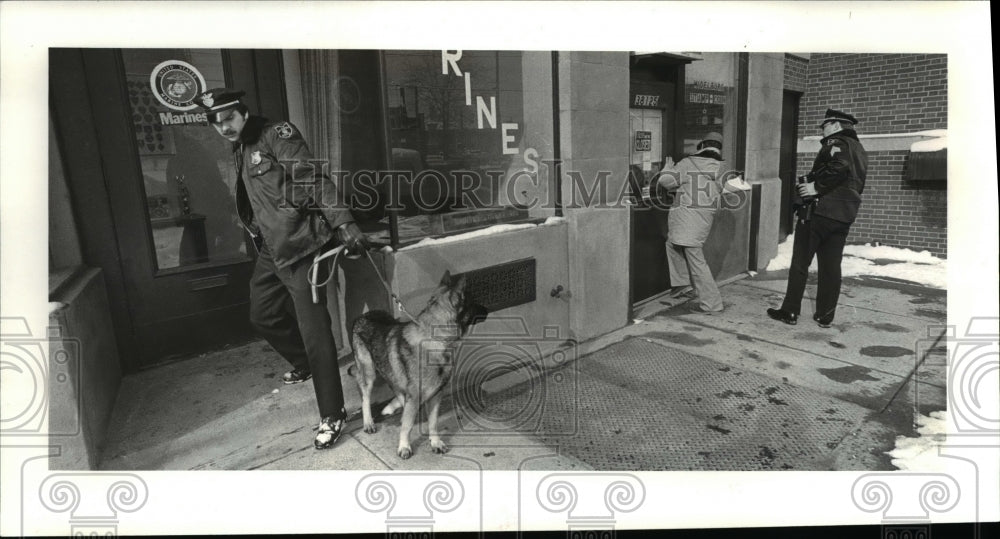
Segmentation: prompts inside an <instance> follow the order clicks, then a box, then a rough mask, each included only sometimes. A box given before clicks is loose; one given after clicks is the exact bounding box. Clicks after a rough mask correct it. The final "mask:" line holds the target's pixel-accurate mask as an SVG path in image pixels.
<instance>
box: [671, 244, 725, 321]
mask: <svg viewBox="0 0 1000 539" xmlns="http://www.w3.org/2000/svg"><path fill="white" fill-rule="evenodd" d="M667 266H668V267H669V268H670V286H685V285H691V286H692V287H694V290H695V292H696V293H697V294H698V301H699V303H700V304H701V306H702V307H703V308H705V309H707V310H709V311H721V310H722V294H720V293H719V286H718V285H717V284H715V278H714V277H712V270H711V269H709V267H708V262H707V261H706V260H705V253H704V252H703V251H702V249H701V247H684V246H683V245H674V244H673V243H671V242H669V241H668V242H667Z"/></svg>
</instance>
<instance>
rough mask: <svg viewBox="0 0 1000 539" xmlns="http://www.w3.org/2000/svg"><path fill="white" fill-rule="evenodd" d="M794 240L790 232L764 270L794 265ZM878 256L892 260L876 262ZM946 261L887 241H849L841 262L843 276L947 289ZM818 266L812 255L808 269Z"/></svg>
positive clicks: (883, 259) (880, 258) (811, 269)
mask: <svg viewBox="0 0 1000 539" xmlns="http://www.w3.org/2000/svg"><path fill="white" fill-rule="evenodd" d="M794 240H795V235H794V234H789V236H788V237H787V238H786V239H785V241H783V242H782V243H781V244H779V245H778V254H777V255H776V256H775V257H774V258H773V259H771V262H770V263H768V265H767V268H766V269H765V271H780V270H785V269H788V268H789V266H791V263H792V246H793V244H794ZM875 260H879V261H885V260H889V261H892V262H891V263H888V264H876V263H875V262H874V261H875ZM946 262H947V261H946V260H945V259H942V258H938V257H936V256H934V255H932V254H931V253H930V252H929V251H920V252H917V251H911V250H909V249H901V248H899V247H889V246H887V245H879V246H872V245H871V244H865V245H847V246H845V247H844V259H843V261H842V262H841V264H840V271H841V274H842V275H843V276H844V277H858V276H862V275H867V276H873V277H891V278H894V279H903V280H906V281H911V282H915V283H919V284H922V285H924V286H928V287H931V288H938V289H941V290H944V289H946V288H947V287H948V271H947V263H946ZM816 270H817V262H816V257H813V261H812V264H811V265H810V266H809V271H811V272H815V271H816Z"/></svg>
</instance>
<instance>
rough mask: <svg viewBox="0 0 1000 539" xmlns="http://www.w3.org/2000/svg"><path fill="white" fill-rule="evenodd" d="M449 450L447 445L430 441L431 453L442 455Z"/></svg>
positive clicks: (438, 441) (440, 441) (437, 441)
mask: <svg viewBox="0 0 1000 539" xmlns="http://www.w3.org/2000/svg"><path fill="white" fill-rule="evenodd" d="M449 449H451V448H450V447H448V444H446V443H444V442H443V441H442V440H431V451H432V452H433V453H436V454H439V455H443V454H445V453H447V452H448V450H449Z"/></svg>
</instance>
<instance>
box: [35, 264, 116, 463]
mask: <svg viewBox="0 0 1000 539" xmlns="http://www.w3.org/2000/svg"><path fill="white" fill-rule="evenodd" d="M50 300H51V301H54V302H59V303H61V304H62V306H61V307H59V308H58V309H57V310H55V311H53V312H52V313H51V314H50V315H49V322H50V326H51V328H50V330H49V336H50V343H49V344H50V350H49V358H48V359H49V373H50V376H49V380H48V384H49V387H48V391H49V402H50V404H49V440H50V444H52V445H56V446H58V447H59V448H60V452H59V455H58V456H52V457H50V458H49V468H50V469H53V470H79V469H95V468H96V467H97V464H98V462H99V461H100V458H101V452H102V451H103V449H104V445H105V441H106V438H107V430H108V423H109V421H110V418H111V411H112V408H113V407H114V404H115V399H116V397H117V396H118V387H119V385H120V384H121V377H122V374H121V364H120V362H119V358H118V347H117V344H116V341H115V335H114V329H113V325H112V323H111V311H110V307H109V305H108V296H107V290H106V288H105V284H104V277H103V274H102V273H101V270H100V269H98V268H84V269H83V270H82V271H80V272H78V273H77V274H76V275H74V277H73V278H71V279H70V280H69V281H67V282H66V283H64V285H63V286H62V287H61V288H60V290H59V291H58V292H57V293H56V294H54V295H53V296H52V297H51V298H50Z"/></svg>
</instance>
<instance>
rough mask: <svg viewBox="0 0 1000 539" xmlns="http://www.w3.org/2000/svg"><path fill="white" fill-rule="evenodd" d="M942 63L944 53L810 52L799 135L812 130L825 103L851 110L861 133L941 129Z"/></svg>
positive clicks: (944, 107) (944, 123) (944, 116)
mask: <svg viewBox="0 0 1000 539" xmlns="http://www.w3.org/2000/svg"><path fill="white" fill-rule="evenodd" d="M947 63H948V57H947V55H944V54H813V55H811V56H810V58H809V67H808V75H807V77H808V84H807V86H806V94H805V96H803V98H802V104H801V107H802V108H801V110H800V112H799V133H802V134H815V133H816V125H817V124H818V123H819V122H820V120H821V119H822V118H823V114H824V113H825V112H826V109H827V107H832V108H835V109H838V110H843V111H845V112H849V113H851V114H853V115H854V116H855V117H856V118H857V119H858V121H859V122H860V123H859V125H858V128H859V132H864V133H910V132H913V131H922V130H925V129H946V128H947V127H948V65H947Z"/></svg>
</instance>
